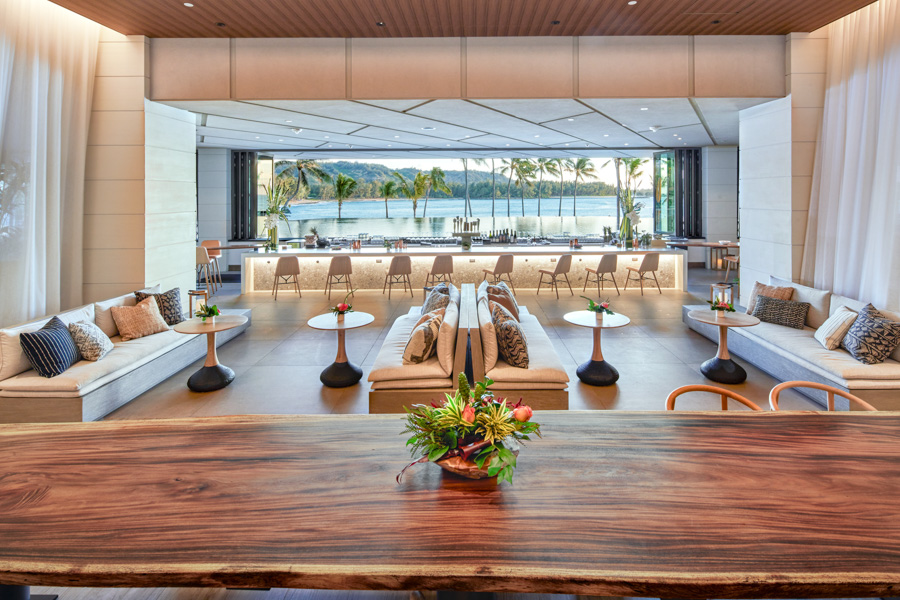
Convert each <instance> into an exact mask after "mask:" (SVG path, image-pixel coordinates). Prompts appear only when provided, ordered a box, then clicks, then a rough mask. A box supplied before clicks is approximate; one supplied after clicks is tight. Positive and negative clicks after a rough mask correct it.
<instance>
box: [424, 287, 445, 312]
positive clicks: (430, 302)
mask: <svg viewBox="0 0 900 600" xmlns="http://www.w3.org/2000/svg"><path fill="white" fill-rule="evenodd" d="M445 289H446V290H447V291H446V293H441V292H440V291H439V290H438V288H434V289H433V290H431V293H430V294H428V297H427V298H425V302H424V303H423V304H422V314H423V315H427V314H428V313H430V312H433V311H436V310H437V309H439V308H447V306H449V305H450V295H449V294H450V290H449V289H447V288H445Z"/></svg>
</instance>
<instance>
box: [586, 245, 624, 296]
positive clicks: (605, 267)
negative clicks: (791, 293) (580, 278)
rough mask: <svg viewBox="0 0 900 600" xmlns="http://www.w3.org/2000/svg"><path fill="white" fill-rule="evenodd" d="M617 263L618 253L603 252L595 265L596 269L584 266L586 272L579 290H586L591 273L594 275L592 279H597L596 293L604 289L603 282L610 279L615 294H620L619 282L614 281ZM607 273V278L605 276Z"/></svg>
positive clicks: (598, 293)
mask: <svg viewBox="0 0 900 600" xmlns="http://www.w3.org/2000/svg"><path fill="white" fill-rule="evenodd" d="M618 264H619V255H618V254H604V255H603V256H601V257H600V264H599V265H597V268H596V269H592V268H590V267H585V268H584V270H585V271H587V272H588V274H587V275H586V276H585V277H584V287H583V288H581V291H582V292H583V291H585V290H587V284H588V283H589V282H590V280H591V275H593V276H594V279H596V281H597V295H600V293H601V292H602V291H603V290H604V289H606V286H605V282H607V281H612V282H613V285H614V286H616V295H617V296H621V295H622V294H621V292H619V284H618V283H616V268H617V267H618ZM607 275H609V279H607V278H606V276H607Z"/></svg>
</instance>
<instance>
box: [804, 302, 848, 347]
mask: <svg viewBox="0 0 900 600" xmlns="http://www.w3.org/2000/svg"><path fill="white" fill-rule="evenodd" d="M857 316H858V315H857V314H856V311H855V310H850V309H849V308H847V307H846V306H841V307H840V308H838V309H837V310H836V311H834V314H833V315H831V316H830V317H828V320H827V321H825V322H824V323H822V325H821V326H819V328H818V329H816V333H815V334H814V335H813V337H815V338H816V339H817V340H818V341H819V343H820V344H822V345H823V346H825V348H826V349H827V350H837V349H838V348H839V347H840V345H841V342H842V341H843V340H844V336H845V335H847V332H848V331H850V328H851V327H852V326H853V322H854V321H856V317H857Z"/></svg>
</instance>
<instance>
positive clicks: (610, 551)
mask: <svg viewBox="0 0 900 600" xmlns="http://www.w3.org/2000/svg"><path fill="white" fill-rule="evenodd" d="M537 417H539V418H540V422H541V423H542V428H541V429H542V431H543V432H544V438H543V439H542V440H538V441H535V442H533V443H531V444H529V445H528V446H527V447H526V448H524V449H523V451H522V453H521V454H520V456H519V468H518V469H517V472H516V476H515V485H513V486H509V485H506V484H503V485H500V486H497V485H496V484H495V483H494V482H492V481H470V480H462V479H456V478H454V477H453V476H452V475H447V474H444V473H443V472H442V471H441V469H440V468H439V467H437V466H436V465H432V464H426V465H418V466H417V467H415V468H413V469H411V470H410V471H408V472H407V474H406V476H405V477H404V480H403V484H402V485H397V484H396V482H395V481H394V476H395V475H396V474H397V472H398V471H399V470H400V469H401V468H402V467H403V466H404V465H405V464H406V463H407V462H408V461H409V457H408V454H407V453H406V450H405V448H404V445H403V442H404V438H402V437H401V436H400V435H399V434H400V432H401V430H402V419H401V418H400V417H398V416H396V415H390V416H388V415H384V416H349V415H335V416H294V417H278V416H250V417H223V418H213V419H185V420H160V421H131V422H127V421H126V422H122V421H117V422H102V423H71V424H42V425H6V426H2V427H0V540H2V543H0V584H31V585H60V586H88V585H93V586H135V587H140V586H213V587H215V586H229V587H279V588H281V587H286V588H292V587H293V588H334V589H387V590H402V589H457V590H472V591H506V592H541V593H549V592H556V593H574V594H596V595H615V596H654V597H659V596H663V597H686V598H687V597H694V598H741V597H744V598H747V597H751V598H775V597H793V598H797V597H838V596H857V597H859V596H896V595H898V594H897V591H898V590H900V443H898V441H900V439H898V435H900V434H898V432H900V414H897V413H768V414H765V413H759V414H749V413H748V414H741V413H694V412H691V413H677V412H674V413H655V412H647V413H625V412H622V413H612V412H549V411H548V412H542V413H538V415H537Z"/></svg>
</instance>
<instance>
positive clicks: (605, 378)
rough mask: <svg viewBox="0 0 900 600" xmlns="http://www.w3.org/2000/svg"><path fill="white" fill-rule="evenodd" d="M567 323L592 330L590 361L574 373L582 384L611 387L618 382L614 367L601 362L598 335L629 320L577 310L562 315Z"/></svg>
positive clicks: (615, 315)
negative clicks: (592, 343)
mask: <svg viewBox="0 0 900 600" xmlns="http://www.w3.org/2000/svg"><path fill="white" fill-rule="evenodd" d="M563 319H565V320H566V321H567V322H568V323H571V324H572V325H578V326H579V327H590V328H591V329H593V330H594V352H593V354H591V360H589V361H587V362H586V363H583V364H582V365H580V366H579V367H578V369H577V370H576V371H575V374H576V375H578V379H580V380H581V381H582V382H583V383H586V384H588V385H597V386H601V385H612V384H614V383H615V382H617V381H618V380H619V372H618V371H617V370H616V368H615V367H614V366H612V365H611V364H609V363H608V362H606V361H605V360H603V351H602V350H601V348H600V334H601V332H602V331H603V330H604V329H615V328H617V327H625V326H626V325H628V324H629V323H631V319H629V318H628V317H626V316H625V315H620V314H619V313H614V314H611V315H603V317H602V318H599V317H598V315H597V313H594V312H591V311H589V310H577V311H575V312H570V313H566V314H565V315H563Z"/></svg>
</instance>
